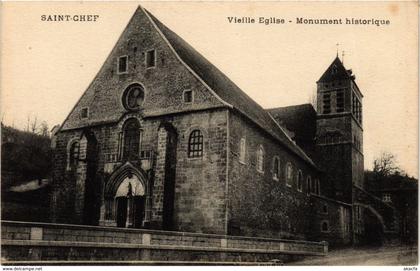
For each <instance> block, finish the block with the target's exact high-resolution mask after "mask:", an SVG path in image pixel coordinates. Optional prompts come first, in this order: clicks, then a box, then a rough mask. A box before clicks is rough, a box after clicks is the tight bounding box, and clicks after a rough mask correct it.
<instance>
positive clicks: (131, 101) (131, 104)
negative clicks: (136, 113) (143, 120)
mask: <svg viewBox="0 0 420 271" xmlns="http://www.w3.org/2000/svg"><path fill="white" fill-rule="evenodd" d="M123 99H124V100H123V104H124V107H125V108H127V109H128V110H135V109H139V107H140V106H141V104H142V103H143V100H144V90H143V87H142V86H141V85H139V84H134V85H131V86H129V87H128V88H127V89H126V91H125V93H124V98H123Z"/></svg>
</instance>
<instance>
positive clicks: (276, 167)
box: [273, 156, 280, 180]
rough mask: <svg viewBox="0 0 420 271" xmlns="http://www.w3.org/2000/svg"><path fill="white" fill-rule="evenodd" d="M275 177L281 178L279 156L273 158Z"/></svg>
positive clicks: (276, 178)
mask: <svg viewBox="0 0 420 271" xmlns="http://www.w3.org/2000/svg"><path fill="white" fill-rule="evenodd" d="M273 179H274V180H279V179H280V159H279V158H278V157H277V156H275V157H274V159H273Z"/></svg>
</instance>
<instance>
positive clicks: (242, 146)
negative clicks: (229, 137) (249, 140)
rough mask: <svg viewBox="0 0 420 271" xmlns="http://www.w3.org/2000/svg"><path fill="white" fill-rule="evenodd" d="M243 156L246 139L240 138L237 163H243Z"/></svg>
mask: <svg viewBox="0 0 420 271" xmlns="http://www.w3.org/2000/svg"><path fill="white" fill-rule="evenodd" d="M245 154H246V139H245V138H244V137H243V138H241V143H240V145H239V161H240V162H242V163H245Z"/></svg>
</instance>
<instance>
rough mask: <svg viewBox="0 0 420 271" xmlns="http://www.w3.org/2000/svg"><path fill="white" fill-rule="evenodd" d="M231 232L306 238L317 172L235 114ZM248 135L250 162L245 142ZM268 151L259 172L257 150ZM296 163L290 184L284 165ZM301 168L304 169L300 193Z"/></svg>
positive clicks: (232, 117)
mask: <svg viewBox="0 0 420 271" xmlns="http://www.w3.org/2000/svg"><path fill="white" fill-rule="evenodd" d="M229 132H230V134H229V150H230V151H229V161H230V162H229V180H228V183H229V188H228V189H229V203H228V205H229V214H228V220H229V234H240V235H247V236H274V237H281V238H284V237H287V238H299V239H303V238H305V235H306V231H307V229H308V228H309V226H310V223H311V221H310V220H309V219H307V217H308V215H309V210H310V208H309V191H308V187H307V185H306V178H307V177H308V176H311V178H312V179H315V178H317V177H318V175H317V174H318V172H317V171H316V170H315V169H314V168H313V167H311V166H310V165H308V164H307V163H305V162H303V160H302V159H301V158H299V157H297V156H296V155H295V154H293V153H291V152H290V151H288V150H287V148H286V147H284V146H282V145H281V144H280V143H279V142H278V141H276V140H274V139H273V138H272V137H271V136H269V135H268V134H266V133H265V132H264V131H262V130H261V129H259V128H258V127H256V126H254V125H253V124H251V123H250V122H248V121H247V120H246V119H244V118H243V117H242V116H240V115H238V114H236V113H230V115H229ZM241 138H245V141H246V154H245V161H244V162H242V161H240V157H239V152H240V140H241ZM260 146H262V147H263V149H264V164H263V171H259V170H257V164H256V163H257V158H256V157H257V150H258V148H259V147H260ZM275 156H276V157H278V158H279V159H280V176H279V177H278V178H277V179H276V178H274V176H273V159H274V157H275ZM287 163H291V164H292V167H293V170H292V175H293V181H292V185H291V186H288V185H286V176H285V174H286V173H285V167H286V164H287ZM298 170H301V171H302V173H303V183H302V191H298V187H297V178H298Z"/></svg>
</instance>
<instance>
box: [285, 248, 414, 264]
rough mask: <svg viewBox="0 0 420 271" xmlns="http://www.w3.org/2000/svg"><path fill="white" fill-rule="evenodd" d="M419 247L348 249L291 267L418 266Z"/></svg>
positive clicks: (309, 259)
mask: <svg viewBox="0 0 420 271" xmlns="http://www.w3.org/2000/svg"><path fill="white" fill-rule="evenodd" d="M417 262H418V250H417V247H401V246H393V247H380V248H347V249H340V250H333V251H330V252H329V254H328V256H326V257H311V258H306V259H303V260H301V261H296V262H293V263H290V265H404V266H412V265H417Z"/></svg>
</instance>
